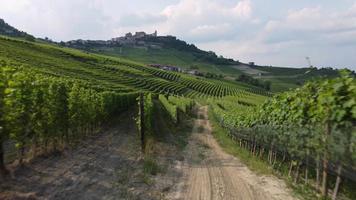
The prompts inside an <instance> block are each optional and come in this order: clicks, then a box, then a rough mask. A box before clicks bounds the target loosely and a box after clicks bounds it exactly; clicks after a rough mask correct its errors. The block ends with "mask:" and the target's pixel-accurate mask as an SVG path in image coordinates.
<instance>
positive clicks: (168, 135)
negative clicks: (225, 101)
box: [0, 107, 295, 200]
mask: <svg viewBox="0 0 356 200" xmlns="http://www.w3.org/2000/svg"><path fill="white" fill-rule="evenodd" d="M197 115H198V119H195V120H194V121H190V124H193V125H194V126H193V128H192V130H191V129H189V126H187V127H186V129H187V130H183V129H182V130H180V129H179V128H177V129H176V130H178V133H173V132H174V131H172V130H170V126H168V125H167V124H164V123H165V122H166V121H165V119H164V118H163V117H162V116H161V118H162V119H161V118H157V119H155V120H157V121H159V123H160V124H161V126H158V127H156V128H157V129H160V130H161V133H162V134H165V135H162V136H159V137H161V138H162V140H161V141H159V140H158V141H154V143H153V145H152V146H153V149H152V151H153V152H152V153H151V155H150V156H152V159H153V160H154V162H155V164H156V165H157V166H159V169H158V172H157V174H147V173H145V172H144V159H143V156H142V155H141V153H140V144H139V138H138V136H137V130H136V125H135V122H134V120H133V117H134V114H133V112H132V113H131V112H128V113H124V114H123V115H122V116H120V117H118V118H117V119H114V120H113V124H114V125H113V126H110V127H111V128H108V129H107V130H105V131H103V132H102V133H101V134H98V135H97V136H94V137H92V138H90V139H87V140H85V141H84V142H83V143H82V144H81V145H79V146H78V147H76V148H74V149H72V150H69V151H66V152H64V153H62V154H59V155H53V156H50V157H47V158H37V159H35V160H33V161H32V162H31V163H28V164H26V166H25V167H22V168H17V169H12V171H13V176H12V177H9V178H8V179H7V180H5V181H3V182H0V200H5V199H8V200H10V199H18V200H20V199H26V200H30V199H34V200H35V199H40V200H42V199H68V200H71V199H73V200H74V199H76V200H77V199H88V200H91V199H93V200H94V199H143V200H150V199H172V200H178V199H187V200H195V199H200V200H210V199H214V200H215V199H216V200H220V199H221V200H229V199H243V200H252V199H256V200H260V199H261V200H262V199H263V200H274V199H275V200H294V199H295V198H294V197H292V196H291V194H290V191H289V189H288V188H287V187H286V185H285V184H284V182H283V181H281V180H279V179H277V178H275V177H272V176H258V175H256V174H254V173H253V172H251V171H250V170H249V169H248V168H247V167H246V166H245V165H244V164H243V163H242V162H241V161H239V160H238V158H235V157H233V156H231V155H229V154H227V153H225V152H224V151H223V150H222V149H221V147H220V146H219V145H218V143H217V142H216V141H215V139H214V137H213V136H212V134H211V132H212V128H211V125H210V122H209V120H208V117H207V107H200V108H199V109H198V111H197ZM162 124H163V125H162ZM190 127H191V126H190ZM177 134H178V135H177ZM187 141H188V144H186V143H185V142H187Z"/></svg>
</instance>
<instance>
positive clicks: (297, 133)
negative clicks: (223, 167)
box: [211, 72, 356, 171]
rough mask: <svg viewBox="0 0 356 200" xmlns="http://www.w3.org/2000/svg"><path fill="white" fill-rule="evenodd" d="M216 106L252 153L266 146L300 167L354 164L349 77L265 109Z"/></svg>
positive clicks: (354, 106)
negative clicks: (302, 165)
mask: <svg viewBox="0 0 356 200" xmlns="http://www.w3.org/2000/svg"><path fill="white" fill-rule="evenodd" d="M236 101H237V103H236ZM230 104H232V105H230ZM233 105H235V109H234V108H233V107H234V106H233ZM211 108H212V110H213V113H214V115H215V117H216V118H217V119H218V120H219V122H220V124H221V125H222V126H223V127H225V128H227V129H228V130H229V133H230V134H231V136H232V137H233V138H236V139H237V140H239V141H241V142H242V143H244V142H245V143H248V147H249V148H251V149H252V150H251V151H255V149H256V148H260V149H264V148H266V149H269V150H270V151H271V152H272V153H271V154H273V152H278V153H280V154H284V155H287V156H288V158H289V159H290V160H291V161H292V164H293V165H295V166H298V165H300V163H302V164H308V162H311V160H312V161H313V162H314V163H318V162H319V163H320V161H324V163H325V162H326V163H328V162H332V163H339V164H341V165H342V166H344V167H345V168H348V169H352V168H353V167H354V166H355V161H356V160H355V158H356V148H355V146H356V145H355V144H356V132H355V130H356V129H355V126H356V123H355V122H356V118H355V117H356V115H355V110H356V81H355V78H354V76H353V75H352V74H350V73H347V72H344V73H343V74H342V76H341V77H339V78H335V79H331V80H328V79H326V80H322V81H314V82H310V83H307V84H306V85H304V86H303V87H301V88H299V89H296V90H294V91H290V92H285V93H282V94H279V95H277V96H275V97H274V98H271V99H268V100H267V101H266V102H265V103H264V104H262V105H260V106H246V105H241V104H239V103H238V100H235V102H232V101H231V102H230V103H228V102H219V104H217V103H215V102H212V103H211ZM253 146H254V148H252V147H253ZM271 154H270V155H269V156H270V157H271ZM270 157H269V159H271V158H270ZM270 162H271V163H272V161H271V160H270ZM298 163H299V164H298ZM323 167H324V170H326V171H328V170H329V169H328V166H327V165H324V166H323Z"/></svg>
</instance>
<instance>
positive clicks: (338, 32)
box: [0, 0, 356, 66]
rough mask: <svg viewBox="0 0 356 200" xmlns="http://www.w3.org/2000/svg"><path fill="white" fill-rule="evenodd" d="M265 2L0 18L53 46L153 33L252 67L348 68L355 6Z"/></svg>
mask: <svg viewBox="0 0 356 200" xmlns="http://www.w3.org/2000/svg"><path fill="white" fill-rule="evenodd" d="M279 1H280V2H281V1H282V0H279ZM352 1H353V2H354V3H350V2H352ZM270 2H271V1H266V0H155V1H147V0H131V1H130V2H128V1H127V0H60V1H59V0H58V1H57V0H50V1H45V0H16V1H15V0H0V18H4V19H5V21H7V22H8V23H9V24H11V25H13V26H15V27H17V28H19V29H20V30H24V31H27V32H29V33H31V34H34V35H35V36H38V37H45V36H48V37H50V38H53V39H56V40H71V39H77V38H83V39H109V38H111V37H116V36H119V35H122V34H124V33H126V32H129V31H130V32H135V31H141V30H142V31H146V32H153V31H155V30H157V31H158V33H159V34H161V35H166V34H169V35H176V36H177V37H178V38H180V39H182V40H185V41H188V42H189V43H196V44H197V46H198V47H202V48H204V49H207V50H213V51H217V53H218V54H221V55H224V56H227V57H233V58H236V59H239V60H242V61H256V62H257V63H260V64H277V65H296V66H301V65H304V64H305V63H304V57H305V56H306V55H309V56H311V57H312V58H313V60H314V62H318V63H315V64H316V65H317V64H320V65H337V64H340V65H343V66H345V65H352V64H354V63H356V57H355V56H354V55H356V0H347V1H338V2H332V1H331V0H330V1H324V0H315V1H307V0H301V1H295V2H294V1H293V3H290V2H288V3H286V2H283V3H280V4H278V5H273V6H271V5H270V4H271V3H270ZM327 2H328V3H327ZM273 3H275V2H273ZM330 55H332V56H330Z"/></svg>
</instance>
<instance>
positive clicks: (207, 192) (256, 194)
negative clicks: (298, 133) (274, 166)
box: [167, 106, 295, 200]
mask: <svg viewBox="0 0 356 200" xmlns="http://www.w3.org/2000/svg"><path fill="white" fill-rule="evenodd" d="M207 109H208V108H207V107H206V106H205V107H201V108H200V109H199V111H198V118H199V119H197V120H196V121H195V123H194V128H193V131H192V135H191V138H190V139H189V144H188V146H187V148H186V150H185V153H184V154H185V160H184V161H182V162H178V164H177V166H176V168H177V170H181V171H182V173H183V176H182V177H181V178H180V179H179V180H178V183H177V184H176V186H175V187H174V189H173V190H172V193H171V194H169V195H167V198H168V199H187V200H188V199H189V200H196V199H197V200H198V199H199V200H210V199H213V200H220V199H221V200H230V199H241V200H260V199H261V200H274V199H275V200H294V199H295V198H294V197H292V196H291V194H290V191H289V189H287V187H286V185H285V184H284V182H283V181H281V180H279V179H277V178H275V177H270V176H268V177H267V176H257V175H256V174H254V173H253V172H251V171H250V170H249V169H248V168H247V167H246V166H245V165H244V164H242V163H241V161H239V160H238V159H237V158H235V157H233V156H231V155H229V154H227V153H225V152H224V151H223V150H222V149H221V147H220V146H219V145H218V144H217V142H216V141H215V139H214V137H213V135H212V134H211V131H212V128H211V125H210V122H209V120H208V117H207V116H208V115H207Z"/></svg>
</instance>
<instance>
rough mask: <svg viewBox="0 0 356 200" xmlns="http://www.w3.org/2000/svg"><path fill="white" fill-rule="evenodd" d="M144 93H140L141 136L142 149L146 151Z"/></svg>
mask: <svg viewBox="0 0 356 200" xmlns="http://www.w3.org/2000/svg"><path fill="white" fill-rule="evenodd" d="M144 102H145V101H144V95H143V93H140V108H139V109H140V136H141V151H142V153H144V152H145V105H144Z"/></svg>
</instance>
